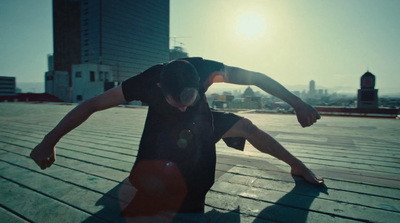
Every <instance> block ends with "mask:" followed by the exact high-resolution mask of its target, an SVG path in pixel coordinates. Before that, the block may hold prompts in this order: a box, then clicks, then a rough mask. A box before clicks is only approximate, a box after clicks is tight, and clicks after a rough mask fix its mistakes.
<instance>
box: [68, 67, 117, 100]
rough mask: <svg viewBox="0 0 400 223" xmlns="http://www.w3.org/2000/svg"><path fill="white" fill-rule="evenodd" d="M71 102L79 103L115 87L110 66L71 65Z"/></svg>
mask: <svg viewBox="0 0 400 223" xmlns="http://www.w3.org/2000/svg"><path fill="white" fill-rule="evenodd" d="M72 74H73V75H72V85H73V86H74V89H73V92H72V98H73V102H76V103H79V102H82V101H84V100H87V99H89V98H92V97H94V96H97V95H99V94H101V93H103V92H104V91H106V90H108V89H110V88H113V87H115V85H114V84H115V82H114V75H113V70H112V67H111V66H108V65H101V64H77V65H73V66H72Z"/></svg>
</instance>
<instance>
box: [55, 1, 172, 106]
mask: <svg viewBox="0 0 400 223" xmlns="http://www.w3.org/2000/svg"><path fill="white" fill-rule="evenodd" d="M53 32H54V36H53V40H54V58H53V59H54V71H55V72H53V74H52V75H53V76H54V77H53V81H54V80H56V79H64V78H57V77H56V76H57V75H58V74H60V75H64V74H65V73H63V72H67V73H68V83H67V84H68V86H69V87H71V88H70V90H71V91H72V90H73V89H75V86H74V85H73V72H72V69H73V68H72V67H73V65H80V64H98V65H107V66H110V68H111V70H112V73H113V81H114V82H117V83H120V82H122V81H123V80H125V79H127V78H129V77H131V76H133V75H136V74H139V73H140V72H142V71H143V70H145V69H147V68H148V67H150V66H152V65H154V64H157V63H161V62H165V61H167V60H169V0H152V1H137V0H135V1H133V0H132V1H131V0H121V1H114V0H101V1H92V0H53ZM49 71H53V70H50V65H49ZM60 72H61V73H60ZM69 95H70V98H69V99H68V100H67V101H74V100H75V99H76V98H73V93H72V92H71V93H69ZM57 96H58V95H57Z"/></svg>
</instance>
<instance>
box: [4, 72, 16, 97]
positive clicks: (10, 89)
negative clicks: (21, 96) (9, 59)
mask: <svg viewBox="0 0 400 223" xmlns="http://www.w3.org/2000/svg"><path fill="white" fill-rule="evenodd" d="M16 94H17V93H16V82H15V77H6V76H0V96H14V95H16Z"/></svg>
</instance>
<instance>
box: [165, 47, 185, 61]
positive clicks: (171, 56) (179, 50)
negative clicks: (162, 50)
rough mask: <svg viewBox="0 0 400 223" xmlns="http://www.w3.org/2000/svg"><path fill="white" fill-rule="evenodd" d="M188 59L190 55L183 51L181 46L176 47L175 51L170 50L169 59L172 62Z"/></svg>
mask: <svg viewBox="0 0 400 223" xmlns="http://www.w3.org/2000/svg"><path fill="white" fill-rule="evenodd" d="M185 57H188V54H187V53H186V52H185V51H183V48H182V47H180V46H176V47H174V49H170V50H169V59H170V60H175V59H179V58H185Z"/></svg>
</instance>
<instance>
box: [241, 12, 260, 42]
mask: <svg viewBox="0 0 400 223" xmlns="http://www.w3.org/2000/svg"><path fill="white" fill-rule="evenodd" d="M264 30H265V24H264V20H263V19H262V17H261V16H260V15H258V14H255V13H249V14H245V15H243V16H241V17H240V18H239V20H238V23H237V33H238V34H240V35H242V36H244V37H246V38H256V37H259V36H261V35H262V34H263V33H264Z"/></svg>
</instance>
